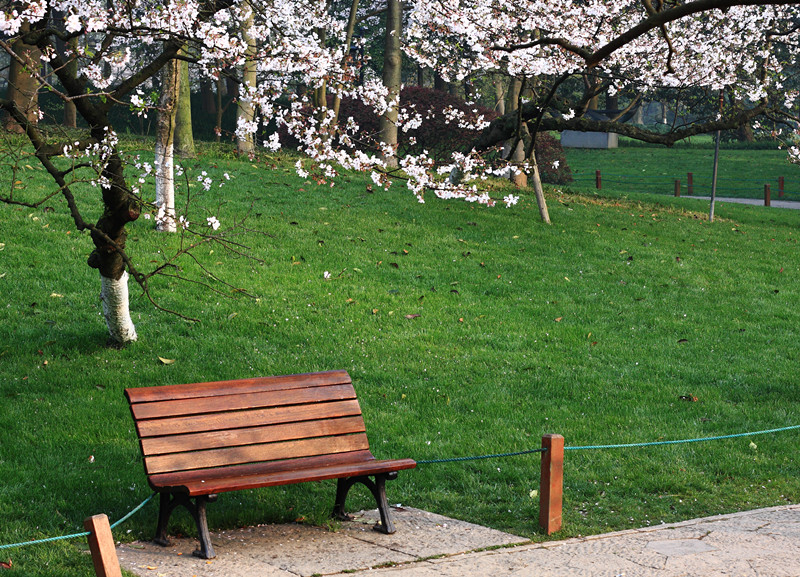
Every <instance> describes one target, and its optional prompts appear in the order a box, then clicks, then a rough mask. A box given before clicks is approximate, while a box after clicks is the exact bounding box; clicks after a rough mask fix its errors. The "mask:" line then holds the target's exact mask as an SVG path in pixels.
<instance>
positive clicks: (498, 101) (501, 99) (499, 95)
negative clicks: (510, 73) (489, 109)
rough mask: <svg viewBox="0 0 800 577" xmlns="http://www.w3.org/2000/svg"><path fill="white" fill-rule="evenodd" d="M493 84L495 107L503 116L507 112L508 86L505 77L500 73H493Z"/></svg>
mask: <svg viewBox="0 0 800 577" xmlns="http://www.w3.org/2000/svg"><path fill="white" fill-rule="evenodd" d="M492 84H493V85H494V102H495V104H494V109H495V111H496V112H497V113H498V114H499V115H500V116H503V115H504V114H505V113H506V86H505V81H504V80H503V77H502V76H501V75H500V74H497V73H495V74H493V75H492Z"/></svg>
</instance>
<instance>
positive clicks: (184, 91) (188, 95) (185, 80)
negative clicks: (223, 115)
mask: <svg viewBox="0 0 800 577" xmlns="http://www.w3.org/2000/svg"><path fill="white" fill-rule="evenodd" d="M178 74H179V75H180V81H179V82H178V102H177V108H176V111H175V147H174V150H175V155H176V156H177V157H178V158H194V157H195V156H197V153H196V152H195V149H194V133H193V132H192V89H191V87H190V86H189V63H188V62H186V61H185V60H180V61H178Z"/></svg>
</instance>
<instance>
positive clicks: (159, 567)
mask: <svg viewBox="0 0 800 577" xmlns="http://www.w3.org/2000/svg"><path fill="white" fill-rule="evenodd" d="M392 514H393V521H394V524H395V526H396V528H397V531H396V532H395V533H394V534H392V535H384V534H382V533H378V532H376V531H373V530H372V527H373V526H374V525H375V523H376V522H377V520H378V518H379V516H378V511H377V509H376V510H373V511H362V512H361V513H357V514H356V515H355V516H354V517H355V518H354V520H353V521H350V522H344V523H342V524H341V526H340V527H339V528H337V530H336V531H331V530H329V529H326V528H322V527H313V526H310V525H303V524H288V525H260V526H257V527H246V528H243V529H236V530H231V531H220V532H215V533H212V535H211V542H212V544H213V545H214V549H215V550H216V552H217V558H216V559H213V560H210V561H208V562H206V561H204V560H202V559H198V558H196V557H193V556H192V551H194V550H195V549H196V547H197V541H196V540H195V539H191V538H180V539H173V543H174V544H173V546H171V547H167V548H164V547H160V546H158V545H155V544H153V543H150V542H135V543H131V544H124V545H122V546H120V547H119V549H118V552H117V554H118V557H119V560H120V565H121V566H122V567H124V568H125V569H127V570H128V571H130V572H131V573H134V574H135V575H147V576H148V577H179V576H180V577H183V576H187V577H192V576H194V575H196V576H197V577H216V576H226V577H239V576H253V575H258V576H261V575H264V576H266V577H273V576H274V577H288V576H289V575H293V576H297V575H300V576H306V577H308V576H311V575H330V574H333V573H340V572H352V571H359V570H365V569H369V568H371V567H376V566H381V565H383V566H385V565H392V564H402V563H408V562H411V561H417V560H419V559H423V558H427V557H432V556H438V555H453V554H456V553H463V552H464V551H471V550H475V549H480V548H484V547H497V546H503V545H510V544H514V543H524V542H527V541H528V540H527V539H525V538H523V537H516V536H514V535H509V534H507V533H503V532H501V531H495V530H494V529H489V528H486V527H481V526H479V525H474V524H472V523H467V522H465V521H457V520H454V519H449V518H447V517H443V516H441V515H436V514H434V513H428V512H427V511H421V510H419V509H414V508H410V507H394V508H393V512H392Z"/></svg>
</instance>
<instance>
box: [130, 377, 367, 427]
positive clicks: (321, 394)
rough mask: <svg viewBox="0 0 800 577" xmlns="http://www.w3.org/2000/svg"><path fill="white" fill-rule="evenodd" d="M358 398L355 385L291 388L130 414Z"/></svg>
mask: <svg viewBox="0 0 800 577" xmlns="http://www.w3.org/2000/svg"><path fill="white" fill-rule="evenodd" d="M355 397H356V394H355V390H354V389H353V385H331V386H322V387H311V388H303V389H292V390H288V391H286V390H279V391H267V392H260V393H245V394H238V393H237V394H231V393H229V394H227V395H223V396H218V397H205V398H198V399H181V400H178V401H156V402H152V403H137V404H135V405H131V411H132V412H133V416H134V418H135V419H137V420H138V419H154V418H159V417H176V416H184V415H200V414H205V413H220V412H225V411H237V410H244V409H257V408H267V407H280V406H288V405H300V404H303V403H317V402H324V401H340V400H344V399H354V398H355Z"/></svg>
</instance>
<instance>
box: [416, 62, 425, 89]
mask: <svg viewBox="0 0 800 577" xmlns="http://www.w3.org/2000/svg"><path fill="white" fill-rule="evenodd" d="M417 86H419V87H424V86H425V68H423V66H422V64H417Z"/></svg>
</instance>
